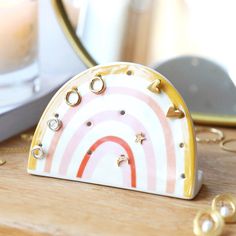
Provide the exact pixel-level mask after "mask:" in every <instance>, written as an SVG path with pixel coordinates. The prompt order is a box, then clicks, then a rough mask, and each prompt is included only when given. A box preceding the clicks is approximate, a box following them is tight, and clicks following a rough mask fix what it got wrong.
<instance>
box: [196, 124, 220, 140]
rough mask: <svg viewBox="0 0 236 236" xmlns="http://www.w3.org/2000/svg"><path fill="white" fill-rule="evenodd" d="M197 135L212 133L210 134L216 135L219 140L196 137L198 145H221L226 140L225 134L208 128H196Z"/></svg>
mask: <svg viewBox="0 0 236 236" xmlns="http://www.w3.org/2000/svg"><path fill="white" fill-rule="evenodd" d="M195 131H196V134H199V133H210V134H216V135H217V136H218V137H217V138H200V137H198V136H196V141H197V142H198V143H219V142H220V141H222V140H223V139H224V133H223V132H222V131H221V130H219V129H215V128H207V127H201V128H195Z"/></svg>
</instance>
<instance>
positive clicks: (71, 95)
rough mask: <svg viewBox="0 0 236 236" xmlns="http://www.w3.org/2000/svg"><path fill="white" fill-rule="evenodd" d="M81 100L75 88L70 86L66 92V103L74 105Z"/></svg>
mask: <svg viewBox="0 0 236 236" xmlns="http://www.w3.org/2000/svg"><path fill="white" fill-rule="evenodd" d="M80 102H81V97H80V94H79V93H78V90H77V88H72V89H71V90H70V91H68V92H67V93H66V104H67V105H69V106H71V107H74V106H77V105H79V104H80Z"/></svg>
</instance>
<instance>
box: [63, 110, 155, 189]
mask: <svg viewBox="0 0 236 236" xmlns="http://www.w3.org/2000/svg"><path fill="white" fill-rule="evenodd" d="M109 120H112V121H119V122H123V123H125V124H127V125H129V126H130V127H131V128H132V129H133V130H134V140H135V133H136V132H140V131H141V132H143V133H145V135H146V139H147V141H146V142H144V145H143V147H144V152H145V160H146V166H147V173H148V177H147V180H148V183H147V185H148V189H149V190H150V191H155V189H156V185H157V184H156V180H157V178H156V175H157V171H156V159H155V153H154V149H153V145H152V140H151V138H150V136H149V134H148V132H147V131H146V129H145V127H144V126H143V125H142V123H141V122H140V121H139V120H137V119H136V118H135V117H133V116H131V115H129V114H125V115H124V116H122V115H120V114H119V112H118V111H116V110H114V111H104V112H100V113H97V114H96V115H94V116H93V117H90V118H89V121H91V122H92V123H93V124H94V125H93V127H94V126H95V125H98V124H100V123H102V122H106V121H109ZM89 131H90V128H89V127H87V126H86V124H84V125H82V126H80V127H79V128H78V129H77V130H76V131H75V133H74V135H73V136H72V138H71V140H70V141H69V142H68V143H69V144H68V145H67V147H66V149H65V151H64V153H63V156H62V160H61V163H60V168H59V173H60V175H62V176H63V175H66V173H67V170H68V166H69V164H70V162H71V159H72V157H73V155H74V152H75V151H76V148H77V147H78V145H79V143H80V141H81V140H82V139H83V138H84V136H85V135H86V134H87V133H88V132H89ZM81 155H83V154H81Z"/></svg>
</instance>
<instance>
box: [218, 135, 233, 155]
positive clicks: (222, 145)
mask: <svg viewBox="0 0 236 236" xmlns="http://www.w3.org/2000/svg"><path fill="white" fill-rule="evenodd" d="M233 142H234V143H236V139H233V138H232V139H226V140H224V141H222V142H221V143H220V147H221V148H222V149H223V150H225V151H228V152H236V148H230V147H227V146H226V144H227V143H233Z"/></svg>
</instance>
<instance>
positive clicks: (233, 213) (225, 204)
mask: <svg viewBox="0 0 236 236" xmlns="http://www.w3.org/2000/svg"><path fill="white" fill-rule="evenodd" d="M211 207H212V210H214V211H218V212H219V213H220V214H221V216H222V217H223V218H224V220H225V222H226V223H233V222H236V199H235V198H234V197H233V196H232V195H231V194H220V195H217V196H216V197H215V198H214V199H213V201H212V205H211Z"/></svg>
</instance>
